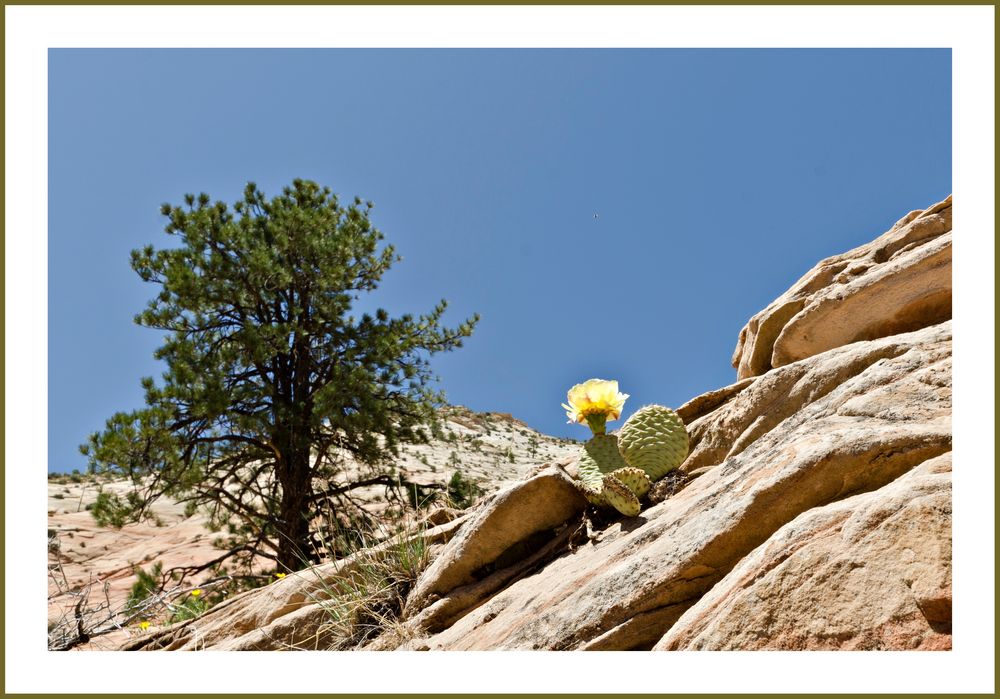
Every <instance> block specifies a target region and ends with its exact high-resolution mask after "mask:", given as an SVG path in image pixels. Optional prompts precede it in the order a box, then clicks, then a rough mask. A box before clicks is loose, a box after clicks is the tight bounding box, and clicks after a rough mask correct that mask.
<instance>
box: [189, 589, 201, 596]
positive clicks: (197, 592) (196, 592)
mask: <svg viewBox="0 0 1000 699" xmlns="http://www.w3.org/2000/svg"><path fill="white" fill-rule="evenodd" d="M200 595H201V590H198V589H195V590H191V596H192V597H198V596H200Z"/></svg>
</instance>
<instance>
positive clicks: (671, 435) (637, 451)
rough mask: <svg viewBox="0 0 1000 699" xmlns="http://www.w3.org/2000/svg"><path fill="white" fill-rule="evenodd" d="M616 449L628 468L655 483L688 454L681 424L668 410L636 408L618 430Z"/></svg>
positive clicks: (679, 463)
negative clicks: (639, 470)
mask: <svg viewBox="0 0 1000 699" xmlns="http://www.w3.org/2000/svg"><path fill="white" fill-rule="evenodd" d="M618 448H619V450H620V451H621V455H622V457H623V458H624V459H625V461H626V462H627V463H628V465H629V466H633V467H635V468H641V469H642V470H643V471H644V472H645V473H646V475H647V476H649V478H650V480H651V481H656V480H659V479H660V478H662V477H663V476H665V475H667V473H669V472H670V471H672V470H673V469H675V468H677V467H678V466H680V465H681V463H682V462H683V461H684V459H685V458H686V457H687V455H688V433H687V429H685V427H684V422H683V421H682V420H681V418H680V416H678V415H677V413H675V412H674V411H673V410H671V409H670V408H665V407H663V406H662V405H647V406H645V407H642V408H639V410H637V411H636V412H635V413H633V415H632V417H630V418H629V419H628V420H626V421H625V424H624V425H622V428H621V429H620V430H619V431H618Z"/></svg>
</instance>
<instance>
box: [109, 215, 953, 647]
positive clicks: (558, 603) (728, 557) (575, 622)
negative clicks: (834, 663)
mask: <svg viewBox="0 0 1000 699" xmlns="http://www.w3.org/2000/svg"><path fill="white" fill-rule="evenodd" d="M950 259H951V199H950V197H949V198H948V199H947V200H945V201H944V202H941V203H939V204H936V205H934V206H932V207H930V208H929V209H927V210H926V211H916V212H911V213H910V214H907V215H906V216H905V217H904V218H903V219H901V220H900V221H899V222H898V223H897V224H896V225H895V226H893V228H892V229H891V230H890V231H888V232H887V233H885V234H884V235H882V236H880V237H879V238H877V239H876V240H875V241H873V242H872V243H869V244H868V245H865V246H862V247H860V248H857V249H856V250H852V251H850V252H847V253H845V254H843V255H838V256H836V257H833V258H830V259H828V260H824V261H822V262H820V263H819V264H818V265H817V266H816V267H815V268H814V269H813V270H811V271H810V272H809V273H807V274H806V275H805V276H804V277H803V278H802V279H801V280H800V281H799V282H798V283H796V284H795V285H794V286H793V287H792V288H791V289H790V290H789V291H788V292H787V293H786V294H784V295H783V296H782V297H781V298H779V299H778V300H776V301H775V302H774V303H772V304H771V305H770V306H769V307H768V308H767V309H765V310H764V311H762V312H761V313H759V314H757V315H756V316H754V318H753V319H751V320H750V322H749V323H748V324H747V326H746V327H745V328H744V329H743V331H742V332H741V333H740V336H739V342H738V345H737V349H736V353H735V355H734V366H735V367H736V368H737V378H738V381H737V383H734V384H733V385H731V386H727V387H724V388H720V389H717V390H713V391H710V392H708V393H706V394H704V395H701V396H698V397H696V398H694V399H692V400H691V401H689V402H688V403H687V404H685V405H684V406H681V407H680V408H679V409H678V412H679V413H680V414H681V416H682V417H683V419H684V421H685V423H686V424H687V426H688V429H689V432H690V435H691V446H692V448H691V453H690V455H689V457H688V458H687V460H686V461H685V463H684V464H683V466H682V467H681V471H680V473H679V474H677V475H676V476H673V477H671V478H668V479H665V480H664V481H661V482H660V483H659V484H657V487H656V488H654V491H653V492H652V493H651V500H652V501H651V502H650V503H649V504H648V505H647V506H646V507H645V508H644V510H643V511H642V512H641V513H640V515H639V516H637V517H633V518H617V519H614V518H611V517H610V516H609V515H607V514H602V513H597V512H594V511H593V510H592V509H591V508H589V507H588V506H587V503H586V501H585V500H584V499H583V498H582V497H581V496H580V495H579V494H578V492H577V490H576V489H575V488H574V487H573V485H572V481H571V479H572V477H573V476H574V471H575V460H574V458H573V457H570V458H562V459H553V460H552V461H551V462H550V463H548V464H545V465H543V466H541V467H539V468H538V469H537V470H536V471H535V472H534V473H533V474H530V475H529V477H527V478H525V479H523V480H521V481H519V482H517V483H514V484H512V485H510V486H509V487H507V488H505V489H503V490H502V491H500V492H498V493H496V494H494V495H493V496H491V497H490V498H487V499H485V500H484V501H482V502H480V503H479V504H478V505H477V506H476V507H474V508H471V509H470V510H469V511H467V512H466V513H465V514H464V515H463V516H462V517H459V518H458V519H455V520H454V521H452V522H449V523H446V524H443V525H441V526H438V527H435V528H432V529H430V530H427V531H425V532H419V533H416V534H414V536H415V537H420V538H422V539H423V540H424V541H426V542H427V544H428V546H430V550H431V552H432V554H433V561H432V562H431V563H430V565H429V566H428V567H427V568H426V569H425V570H424V571H423V573H422V574H421V575H420V576H419V578H418V579H416V581H415V583H414V584H413V586H412V589H410V590H409V593H408V595H407V597H406V600H405V605H404V606H403V609H402V614H401V617H400V619H398V620H397V621H395V622H394V623H393V624H392V625H391V628H390V627H388V626H387V627H386V631H385V632H384V633H382V635H381V636H379V637H377V638H375V639H374V640H372V639H370V638H369V639H367V640H366V641H365V643H364V646H363V647H365V648H369V649H397V648H398V649H424V650H448V649H455V650H469V649H546V650H570V649H592V650H625V649H655V650H690V649H852V650H860V649H898V650H909V649H923V650H939V649H950V648H951V345H952V336H951V322H950V320H949V319H950V315H951V313H950V310H951V304H950V299H951V278H950ZM539 461H541V460H539ZM358 566H359V559H345V560H343V561H338V562H336V563H331V564H328V565H326V566H320V567H317V568H313V569H310V570H307V571H302V572H300V573H297V574H295V575H291V576H289V577H288V578H286V579H284V580H281V581H280V582H279V583H275V584H273V585H269V586H268V587H267V588H265V589H263V590H259V591H253V592H250V593H246V594H244V595H241V596H239V597H235V598H233V599H230V600H227V601H226V602H224V603H223V604H221V605H219V606H218V607H216V608H214V609H213V610H211V611H210V612H209V613H207V614H205V615H204V616H202V617H201V618H199V619H195V620H192V621H190V622H186V623H185V624H182V625H177V626H175V627H172V628H170V629H164V630H161V631H158V632H156V633H151V634H148V635H146V636H143V637H142V638H139V639H137V640H136V641H134V642H132V643H131V644H130V645H129V646H128V647H129V648H135V649H138V648H144V649H158V648H170V649H177V648H188V649H193V648H216V649H274V648H287V647H303V643H305V642H307V641H308V640H309V639H314V640H316V639H322V637H323V632H324V629H328V628H329V618H330V613H329V609H330V607H329V602H330V591H331V590H335V589H336V586H337V584H338V581H343V580H347V579H350V578H351V576H352V575H354V574H355V573H356V572H357V570H358ZM311 647H323V641H321V640H317V642H316V644H315V645H313V646H311Z"/></svg>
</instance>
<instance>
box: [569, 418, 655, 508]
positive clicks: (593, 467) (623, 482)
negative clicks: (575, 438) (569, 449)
mask: <svg viewBox="0 0 1000 699" xmlns="http://www.w3.org/2000/svg"><path fill="white" fill-rule="evenodd" d="M577 483H578V487H579V489H580V491H581V492H582V493H583V494H584V495H585V496H586V498H587V499H588V500H589V501H590V502H591V503H592V504H594V505H598V506H602V505H610V506H611V507H614V508H615V509H616V510H618V511H619V512H621V513H622V514H623V515H626V516H627V517H635V516H636V515H637V514H639V508H640V505H639V499H640V498H642V497H643V496H644V495H645V494H646V493H648V492H649V489H650V487H651V485H652V483H651V482H650V480H649V477H648V476H646V474H645V472H644V471H642V469H638V468H631V467H630V466H629V465H628V464H627V463H625V461H624V460H623V459H622V456H621V451H620V449H619V446H618V437H616V436H615V435H608V434H598V435H594V436H593V437H592V438H591V439H590V440H589V441H588V442H587V443H585V444H584V445H583V449H582V451H581V453H580V480H579V481H578V482H577Z"/></svg>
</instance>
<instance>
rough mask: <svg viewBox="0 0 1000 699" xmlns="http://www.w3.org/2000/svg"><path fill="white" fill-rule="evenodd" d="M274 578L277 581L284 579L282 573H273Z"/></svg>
mask: <svg viewBox="0 0 1000 699" xmlns="http://www.w3.org/2000/svg"><path fill="white" fill-rule="evenodd" d="M274 577H276V578H277V579H278V580H281V579H282V578H283V577H285V574H284V573H275V574H274Z"/></svg>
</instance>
